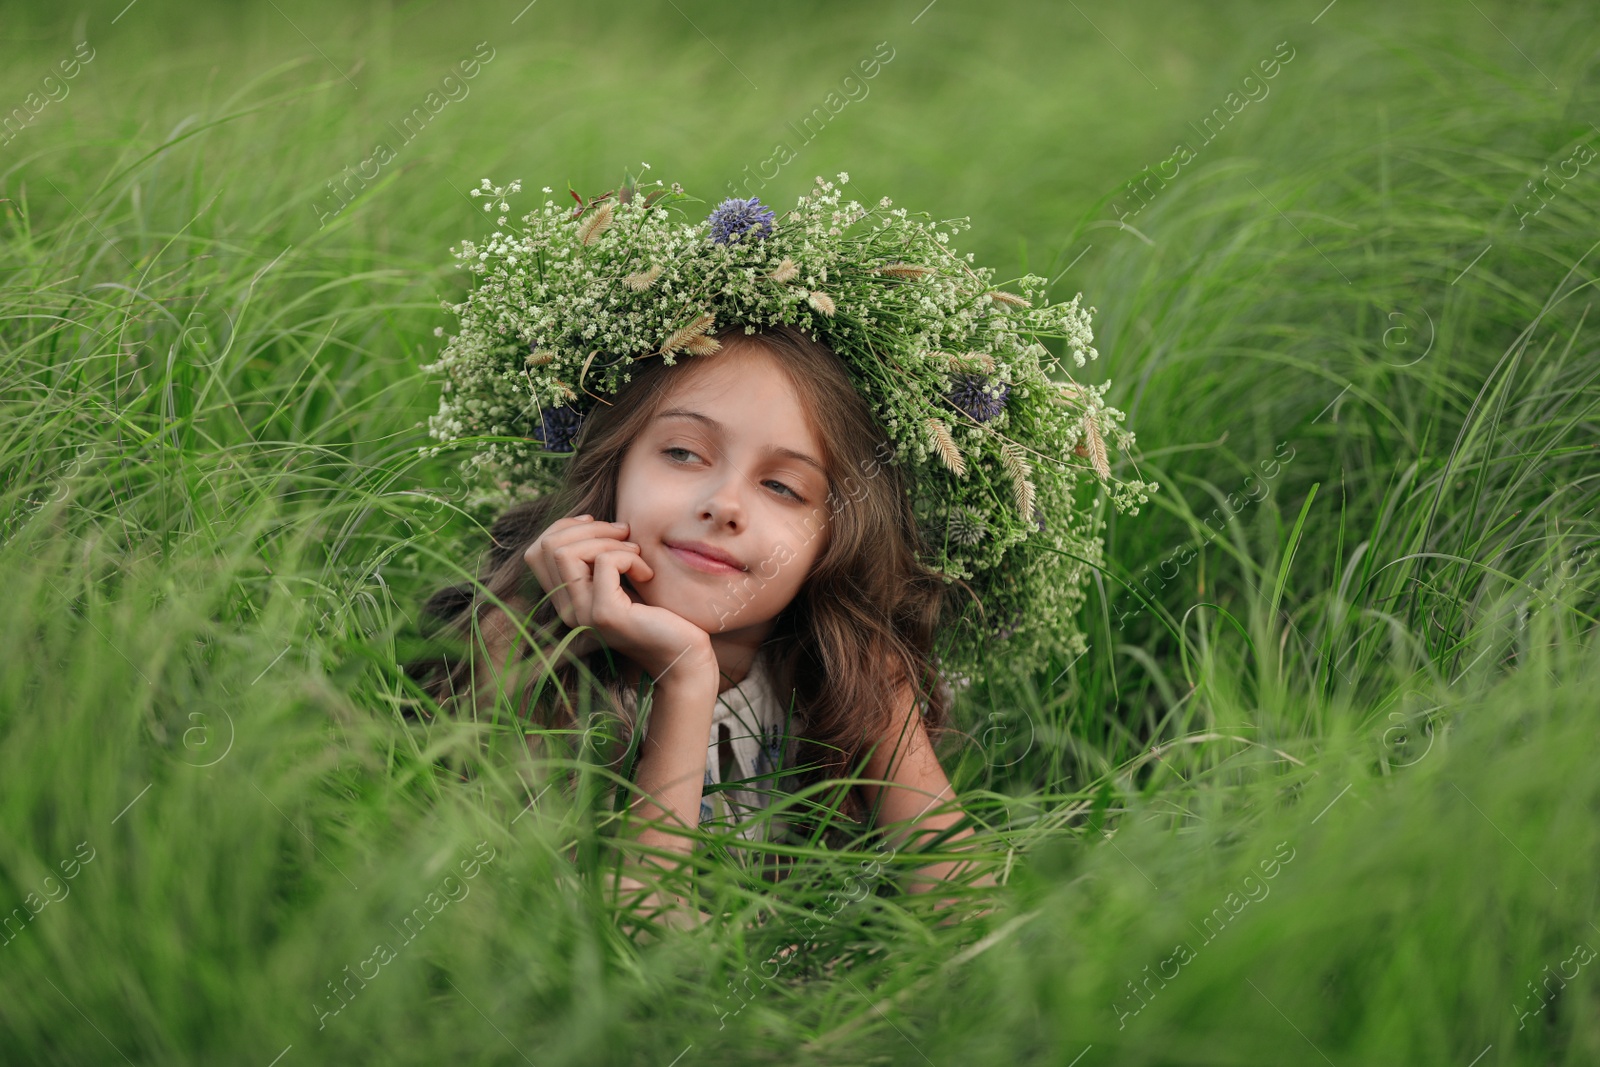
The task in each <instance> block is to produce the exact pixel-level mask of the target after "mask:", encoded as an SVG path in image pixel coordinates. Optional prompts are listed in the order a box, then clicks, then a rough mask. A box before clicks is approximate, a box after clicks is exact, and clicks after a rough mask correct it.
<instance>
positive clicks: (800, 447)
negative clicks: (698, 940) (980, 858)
mask: <svg viewBox="0 0 1600 1067" xmlns="http://www.w3.org/2000/svg"><path fill="white" fill-rule="evenodd" d="M718 340H719V342H720V350H719V351H717V352H716V353H715V354H714V355H709V356H702V357H698V358H696V359H692V360H688V361H686V362H683V363H678V364H676V365H673V366H668V365H666V364H665V363H664V362H662V360H660V359H659V358H656V359H653V360H644V361H641V363H639V364H636V369H635V372H634V373H633V377H632V380H631V382H630V383H629V384H628V386H627V387H626V388H625V389H624V390H623V391H622V392H621V393H620V394H619V395H618V396H617V397H616V399H615V402H614V403H613V404H611V405H606V406H601V407H599V408H598V409H596V411H595V412H594V413H593V415H592V416H591V417H590V418H589V419H588V420H587V421H586V424H585V426H584V429H583V433H582V436H581V437H580V438H579V439H578V441H577V442H576V453H577V455H576V458H575V459H574V461H573V462H572V464H571V465H570V466H569V468H568V470H567V476H566V479H565V483H564V484H563V485H562V486H561V488H560V489H559V490H558V491H557V492H555V493H553V494H551V495H549V496H547V497H543V498H541V499H540V500H538V501H535V502H533V503H532V504H529V505H521V506H518V507H515V508H513V509H511V510H510V511H508V512H506V513H505V514H504V515H503V516H502V517H501V519H500V520H499V521H498V522H497V523H496V524H495V525H494V527H493V530H492V536H493V539H494V542H495V545H494V552H493V553H492V554H491V557H490V560H489V564H488V566H487V567H486V569H485V572H484V574H483V575H482V576H481V585H482V587H483V592H484V593H487V594H488V595H487V596H485V595H482V594H480V595H479V596H477V597H473V598H472V599H470V600H468V599H466V597H467V596H468V595H470V590H469V589H457V590H446V591H444V592H443V593H441V594H438V595H436V596H435V597H434V599H433V600H432V601H430V604H429V611H430V612H432V613H434V614H435V615H444V616H447V617H450V618H451V620H452V622H453V623H454V625H455V628H456V630H457V631H458V632H460V633H462V634H463V635H465V634H466V633H468V632H469V631H470V630H471V629H472V628H474V627H475V628H476V630H477V632H478V638H477V641H476V643H477V645H478V649H479V655H478V656H477V657H474V658H473V659H471V660H464V661H461V662H459V663H457V664H455V666H454V669H453V670H451V671H449V672H436V673H435V676H434V678H433V679H432V681H431V683H430V685H431V691H432V694H433V695H434V696H435V699H438V700H441V701H443V700H444V699H446V698H448V697H449V696H452V695H459V694H460V693H461V692H462V691H463V690H467V691H472V690H473V688H474V683H473V681H472V675H473V672H474V670H475V669H476V671H477V674H478V679H477V682H476V691H477V692H478V693H480V694H481V693H485V692H487V691H488V690H489V689H490V688H492V687H505V686H507V685H508V681H509V680H510V679H513V678H514V679H515V681H509V684H510V685H512V686H513V687H516V686H521V687H522V688H523V689H524V690H526V689H527V688H529V687H531V686H532V685H533V684H534V682H535V678H536V676H537V675H538V673H539V672H540V670H541V669H542V668H544V667H545V665H546V661H545V660H544V659H543V658H542V657H541V656H539V655H538V654H536V653H535V649H534V647H533V646H532V645H530V644H529V643H528V642H527V641H524V640H521V634H520V633H519V631H518V628H517V626H516V625H514V624H513V622H512V621H511V620H510V619H509V618H507V616H506V613H505V612H503V611H501V610H500V609H499V608H498V607H495V606H494V604H493V602H494V601H496V600H498V601H500V602H502V603H504V604H506V605H507V606H508V607H510V608H511V609H512V610H513V611H514V612H516V613H519V614H520V615H521V616H523V617H527V616H528V615H529V614H530V609H533V608H534V605H535V604H538V608H537V609H536V610H531V619H530V626H529V627H528V628H529V629H530V630H531V631H534V632H539V633H543V634H546V635H548V637H549V638H550V639H551V640H552V642H553V641H557V640H559V639H560V638H561V637H562V636H564V635H565V634H566V633H567V632H569V631H570V629H572V628H577V627H585V628H589V629H586V630H585V631H584V632H583V633H582V634H580V635H579V636H578V637H577V638H576V639H575V640H574V641H573V643H572V646H571V649H570V650H571V651H572V652H573V653H574V656H575V657H576V658H579V659H582V660H584V661H585V664H586V666H587V667H588V668H589V669H590V671H591V672H592V673H593V674H594V675H595V676H597V677H602V678H606V677H608V672H607V668H606V663H607V657H606V655H605V652H604V651H603V650H601V648H600V646H601V645H604V647H605V649H609V650H610V652H611V653H612V654H613V657H614V662H615V664H616V665H617V667H618V668H619V669H618V670H616V671H614V672H610V674H609V681H610V682H611V692H612V696H613V698H614V706H615V708H616V710H617V711H618V712H619V713H620V717H621V718H622V720H623V722H624V730H625V733H624V740H625V739H626V737H627V731H631V730H632V729H633V728H634V727H635V716H636V711H637V702H636V700H635V699H634V696H635V692H636V690H637V687H638V686H639V684H640V682H641V680H642V679H643V678H644V677H645V676H648V677H649V678H650V679H653V681H654V688H653V701H652V707H651V711H650V713H649V716H648V720H647V722H646V723H645V724H643V727H642V729H643V739H642V743H641V745H640V748H639V752H640V755H639V759H638V763H637V770H636V784H637V787H638V789H639V790H640V792H641V793H642V794H644V796H645V797H647V798H649V799H648V800H643V799H642V800H641V803H640V804H639V805H638V806H637V807H636V808H635V811H636V812H637V813H638V814H639V815H642V816H644V817H645V818H647V819H649V818H664V819H665V820H666V821H667V822H670V823H677V824H682V825H685V826H689V827H693V826H696V825H700V824H702V823H705V822H709V821H712V820H713V819H716V821H719V822H720V821H730V822H732V824H733V825H734V828H735V829H736V830H737V831H738V832H739V833H740V834H741V836H745V837H751V836H752V834H751V833H750V827H749V825H748V824H750V823H752V822H753V821H754V820H752V819H751V818H750V815H751V813H752V811H753V809H755V808H759V807H764V806H766V805H767V804H768V803H769V801H770V799H771V797H772V796H773V794H774V793H775V792H782V789H781V788H775V787H781V786H788V787H789V788H791V789H792V788H794V787H796V786H797V785H798V784H799V783H800V782H801V781H802V778H803V776H800V775H796V774H793V773H792V772H793V769H794V766H795V762H796V759H797V758H798V759H799V761H801V762H806V761H814V762H817V763H819V764H820V767H819V768H818V770H819V773H818V774H817V775H815V776H813V777H814V778H816V779H820V778H821V777H822V776H825V775H832V776H836V777H837V776H842V775H843V774H844V773H845V772H846V771H847V769H848V768H850V767H853V766H858V765H859V766H860V768H861V769H860V773H861V775H862V776H863V777H864V778H865V779H867V780H868V782H869V783H871V782H875V781H882V782H886V783H888V784H887V785H886V786H879V785H876V784H860V785H857V786H856V787H854V788H852V789H851V790H850V791H849V792H848V793H847V794H845V796H844V797H842V798H841V799H840V801H839V807H840V810H841V812H842V813H845V814H848V815H851V816H854V817H857V818H860V817H862V816H863V815H864V814H865V812H867V811H868V810H871V811H873V812H874V813H875V819H874V821H875V822H876V823H878V824H879V825H891V826H892V825H894V824H901V823H904V824H906V831H907V832H911V833H914V834H915V835H916V836H923V835H926V834H929V833H938V832H940V831H945V830H947V829H948V828H949V827H950V826H952V825H953V824H954V823H956V822H957V821H958V820H959V819H960V818H961V817H962V813H961V810H960V808H959V805H955V804H953V803H952V802H953V800H954V793H953V791H952V789H951V787H950V783H949V781H948V779H947V778H946V776H945V773H944V771H943V769H942V768H941V767H940V764H939V762H938V760H937V759H936V758H935V756H934V752H933V746H932V743H931V738H930V728H931V732H933V733H936V734H937V733H939V732H941V730H942V728H943V726H944V723H945V719H946V715H947V711H948V702H949V693H948V690H946V689H945V688H943V687H942V686H939V685H937V684H935V685H934V686H933V687H932V691H931V692H926V691H925V685H926V682H927V681H928V680H929V679H934V678H935V674H934V671H933V667H932V664H931V663H930V657H931V653H932V645H933V638H934V632H935V626H936V624H937V623H938V621H939V615H940V611H941V606H942V604H943V601H944V598H945V585H944V583H943V582H942V581H941V580H940V579H939V577H938V576H937V575H935V574H933V573H932V572H930V571H929V570H928V568H926V567H925V566H924V565H922V564H921V563H920V562H919V559H918V548H919V545H918V543H917V528H916V523H915V522H914V520H913V517H912V512H911V501H910V500H909V499H908V496H907V493H906V488H905V485H904V482H903V479H902V478H901V476H900V474H899V472H898V470H897V469H895V468H892V467H888V466H882V465H879V466H877V469H876V473H875V476H874V477H871V478H867V479H865V480H860V479H851V478H849V477H848V475H849V473H850V472H852V471H859V470H867V469H869V468H871V467H872V466H873V460H874V457H876V456H881V455H882V454H883V451H884V448H885V444H884V442H883V441H882V440H881V439H880V438H879V437H878V436H877V434H876V432H875V419H874V418H873V415H872V412H871V411H870V409H869V408H868V407H867V405H866V403H865V402H864V400H863V399H862V397H861V396H860V394H859V393H858V392H857V391H856V389H855V388H854V387H853V386H852V384H851V382H850V380H849V378H848V377H847V375H846V372H845V369H844V366H843V364H842V363H841V362H840V360H839V358H838V356H836V355H835V354H834V353H833V352H831V351H829V350H828V349H827V348H825V347H824V346H822V345H820V344H818V343H817V342H816V341H814V340H813V339H811V338H810V337H808V336H807V335H806V334H805V333H803V332H801V331H799V330H795V329H792V328H788V327H777V328H773V329H769V330H765V331H762V332H758V333H755V334H746V333H744V331H743V329H742V328H737V327H736V328H733V329H729V330H725V331H723V332H722V333H721V334H719V335H718ZM847 482H849V483H851V484H855V485H858V486H860V489H859V491H858V492H857V494H856V496H855V498H854V499H846V498H844V497H843V496H841V495H840V494H839V493H838V492H836V490H835V487H837V486H840V485H843V484H846V483H847ZM550 516H557V517H556V518H554V519H553V520H552V519H551V518H550ZM546 594H548V598H546ZM557 619H559V625H555V624H556V622H557ZM515 664H520V665H521V666H522V668H523V670H522V672H521V673H520V674H512V673H508V672H507V671H506V670H505V669H504V667H505V666H508V665H515ZM577 673H578V671H577V669H576V665H575V664H573V663H571V662H568V663H566V664H563V665H561V666H558V667H557V668H556V674H557V676H558V677H559V678H560V679H561V680H562V682H563V685H562V686H560V687H557V688H555V689H547V691H548V692H549V693H550V699H548V700H546V701H544V702H543V705H544V706H543V707H541V708H536V709H532V710H533V713H534V714H533V717H535V718H538V719H541V720H542V721H543V724H544V725H546V726H557V725H567V726H571V725H572V724H573V723H574V722H575V721H576V716H577V714H578V711H577V708H576V707H574V706H573V705H572V703H571V702H570V699H569V697H570V693H571V686H572V683H573V682H574V681H575V680H576V676H577ZM913 680H915V684H914V683H913ZM779 694H783V695H784V696H783V697H781V698H780V695H779ZM526 699H527V694H526V692H524V695H523V704H522V707H523V710H524V712H525V713H526V712H527V711H528V710H530V709H528V706H527V703H526ZM563 700H566V702H565V703H564V706H562V707H560V708H557V707H555V706H553V705H554V704H555V703H556V702H558V701H563ZM863 758H864V759H863ZM784 771H789V772H791V773H789V774H788V775H786V776H785V777H784V778H782V779H781V780H780V781H779V782H777V783H775V782H773V781H772V780H771V779H772V778H773V777H775V776H776V775H778V774H780V773H781V772H784ZM752 778H755V779H765V780H764V781H758V782H757V783H755V788H745V789H740V790H721V789H718V790H716V791H714V792H711V793H709V794H708V792H707V787H711V786H722V785H725V784H726V783H729V782H731V781H735V780H747V779H752ZM714 798H715V799H717V800H722V801H724V803H725V807H724V806H723V804H718V803H713V799H714ZM719 809H722V810H719ZM724 811H726V812H727V814H728V815H729V816H731V818H730V819H726V820H724V819H722V818H717V817H718V816H721V815H722V814H723V812H724ZM741 824H744V825H741ZM760 825H761V826H764V827H770V825H771V824H770V822H762V823H761V824H760ZM969 833H970V830H969V831H966V832H964V833H961V834H957V835H955V837H954V838H952V840H954V839H957V838H960V837H965V836H967V835H968V834H969ZM639 840H640V841H641V842H644V843H648V844H651V845H655V846H659V847H662V848H665V849H669V850H673V851H678V852H682V851H686V850H687V849H688V847H689V839H688V838H686V837H685V836H683V835H682V834H679V833H672V832H670V831H666V830H660V829H655V828H650V829H646V830H644V831H643V832H642V833H641V834H640V835H639ZM959 869H960V868H957V866H956V864H955V863H954V862H947V863H943V864H937V865H932V866H929V867H928V868H925V869H924V871H923V872H922V873H923V874H924V875H925V876H926V877H923V878H918V879H916V880H914V881H913V882H912V883H911V888H912V889H913V891H920V890H925V889H929V888H932V887H934V885H935V884H937V882H938V881H939V880H942V879H948V878H951V877H953V876H954V875H955V874H956V873H958V872H959ZM625 885H637V883H632V882H631V880H630V881H629V882H626V883H625Z"/></svg>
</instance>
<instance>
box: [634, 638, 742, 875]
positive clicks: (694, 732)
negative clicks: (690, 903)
mask: <svg viewBox="0 0 1600 1067" xmlns="http://www.w3.org/2000/svg"><path fill="white" fill-rule="evenodd" d="M679 672H681V673H679ZM717 677H718V676H717V675H716V673H715V672H714V671H712V670H709V669H708V670H702V671H694V670H685V669H683V665H682V664H680V665H678V667H677V668H675V670H674V673H673V674H671V675H668V676H667V677H664V678H663V679H661V681H660V682H658V683H657V685H656V687H655V692H654V696H653V698H652V701H651V710H650V717H649V721H648V727H649V728H648V730H647V731H646V733H645V736H644V740H643V743H642V744H641V746H640V755H639V765H638V770H637V773H636V776H635V781H636V784H637V786H638V788H639V792H640V793H641V794H642V795H641V796H640V797H638V798H637V799H636V800H635V801H634V802H633V804H632V806H631V811H632V812H633V814H634V815H635V816H636V817H637V818H638V819H640V820H642V821H643V822H644V823H645V824H646V825H645V826H644V827H643V828H642V829H640V830H639V831H638V832H637V833H636V834H634V835H633V837H634V839H635V840H637V841H638V842H639V843H640V844H642V845H648V846H650V847H652V848H657V849H662V850H664V851H667V852H669V853H677V854H679V855H687V854H688V853H689V851H690V849H691V848H693V845H694V842H693V840H692V839H691V838H690V837H689V836H688V835H687V834H685V833H683V832H682V831H683V830H686V829H693V828H694V827H696V826H698V825H699V824H700V797H701V793H702V792H703V790H704V786H705V773H706V745H707V744H708V743H709V741H710V736H711V719H712V715H713V712H714V710H715V705H716V699H717ZM643 861H644V862H649V863H652V864H654V865H657V866H668V867H670V866H675V865H676V864H675V863H674V862H673V861H672V860H670V859H663V858H659V857H654V856H651V857H646V858H644V860H643ZM618 888H619V889H621V890H622V891H624V892H627V891H630V890H638V889H641V888H643V885H642V883H640V882H639V881H637V880H635V879H634V878H632V877H629V876H628V875H626V874H624V875H623V876H622V877H621V879H620V880H619V882H618ZM652 897H654V894H652Z"/></svg>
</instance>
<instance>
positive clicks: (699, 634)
mask: <svg viewBox="0 0 1600 1067" xmlns="http://www.w3.org/2000/svg"><path fill="white" fill-rule="evenodd" d="M627 532H628V527H627V524H626V523H620V522H598V521H596V520H594V519H593V518H591V517H589V516H587V515H576V516H573V515H569V516H566V517H564V518H560V519H557V520H556V521H555V522H553V523H551V524H550V525H549V526H548V527H547V528H546V529H545V531H544V532H543V533H542V534H540V535H539V536H538V537H537V538H536V539H535V540H534V542H533V544H531V545H529V546H528V548H527V551H525V552H524V553H523V559H525V560H527V563H528V568H529V569H530V570H531V571H533V575H534V577H535V578H536V579H538V582H539V585H540V587H541V588H543V589H544V590H545V592H547V593H549V594H550V599H551V601H552V602H553V603H554V605H555V609H556V612H557V613H558V614H559V615H560V616H561V621H562V622H564V623H566V624H567V625H568V626H570V627H574V628H576V627H579V626H590V627H593V628H594V631H595V632H596V633H597V634H598V636H599V638H600V640H602V641H604V642H605V644H606V646H607V647H609V648H611V649H614V650H615V651H617V652H620V653H621V654H623V655H624V656H627V657H628V658H629V659H632V660H633V661H634V662H635V663H637V664H638V665H639V667H640V668H641V669H642V670H644V671H645V672H646V673H648V674H649V675H650V676H651V677H652V678H654V679H656V680H657V681H659V680H660V679H661V676H662V675H663V674H665V673H666V672H667V671H668V670H669V669H670V668H671V667H672V666H673V664H675V663H677V662H678V660H679V659H681V658H685V657H688V658H690V659H692V660H694V662H695V664H696V666H699V665H700V664H703V663H706V662H713V661H714V659H713V657H712V652H711V636H710V635H709V634H707V633H706V632H705V631H704V630H702V629H700V627H698V626H696V625H695V624H694V623H692V622H689V621H688V620H687V619H685V618H683V616H681V615H678V614H677V613H676V612H673V611H669V610H668V609H666V608H657V607H651V606H650V605H648V604H645V603H643V602H642V601H641V600H640V599H639V596H638V594H637V593H635V592H634V591H633V590H631V589H624V588H623V586H622V575H623V574H628V575H630V576H632V577H633V579H634V581H636V582H648V581H650V580H651V579H653V578H654V577H655V571H654V570H652V569H651V567H650V565H649V564H648V563H646V562H645V561H644V557H643V556H641V555H640V554H639V546H638V545H636V544H634V543H633V542H631V541H627V540H624V538H625V537H626V536H627ZM586 636H588V635H580V637H579V638H578V639H577V640H578V641H582V640H583V638H584V637H586ZM576 643H577V642H576V641H575V642H574V644H576ZM587 650H588V651H592V650H593V643H592V641H591V642H590V647H589V648H588V649H587ZM697 657H698V658H697Z"/></svg>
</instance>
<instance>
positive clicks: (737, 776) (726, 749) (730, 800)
mask: <svg viewBox="0 0 1600 1067" xmlns="http://www.w3.org/2000/svg"><path fill="white" fill-rule="evenodd" d="M626 699H627V700H628V703H629V705H630V707H633V706H635V703H636V698H635V695H634V693H633V692H632V691H631V690H629V691H628V692H627V694H626ZM791 714H792V713H791V711H790V708H789V706H788V704H787V702H783V703H780V702H779V700H778V698H777V693H776V692H775V690H774V689H773V685H772V674H771V667H770V665H769V664H768V662H767V657H766V655H765V653H758V654H757V656H756V658H755V662H754V663H752V664H751V666H750V671H749V673H748V674H746V675H745V677H744V680H743V681H741V682H740V683H739V684H738V685H734V686H730V687H729V688H728V689H726V690H724V691H723V692H722V693H719V694H718V695H717V706H716V709H715V711H714V712H713V714H712V718H711V734H710V737H709V739H708V741H707V744H706V776H705V783H704V789H705V792H704V793H702V794H701V797H700V825H701V826H703V827H707V828H721V829H730V828H731V829H734V831H735V833H736V834H737V835H738V836H739V837H741V838H744V839H745V840H747V841H761V840H771V839H772V838H774V837H776V836H778V835H779V834H780V833H781V832H782V827H780V826H779V825H777V823H778V822H779V820H777V819H767V820H764V821H756V820H752V819H751V818H750V816H751V815H752V814H753V813H754V812H756V811H759V810H761V809H763V808H766V807H768V806H770V804H771V802H772V799H773V797H772V794H774V793H783V792H788V791H790V790H791V789H792V788H793V784H794V780H793V778H792V777H790V776H787V775H778V776H772V777H762V776H765V775H772V774H773V772H774V771H779V770H783V769H785V768H789V767H792V766H793V765H794V752H795V746H796V741H797V738H796V737H795V736H794V735H795V733H796V729H795V727H796V726H797V721H791ZM794 719H795V720H797V719H798V716H794ZM648 732H649V723H648V722H647V723H645V729H644V730H643V731H642V734H641V736H642V735H643V734H648ZM725 763H726V768H724V764H725ZM750 778H760V779H761V780H760V781H756V782H751V783H750V785H749V787H747V788H727V789H723V788H716V789H713V787H714V786H721V785H723V784H725V783H731V782H740V781H743V780H746V779H750ZM763 828H765V829H766V830H767V831H768V832H767V833H765V834H763V833H762V830H763Z"/></svg>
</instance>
